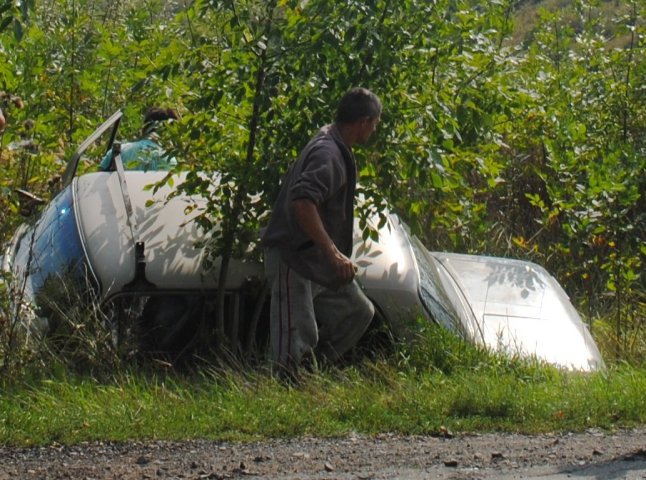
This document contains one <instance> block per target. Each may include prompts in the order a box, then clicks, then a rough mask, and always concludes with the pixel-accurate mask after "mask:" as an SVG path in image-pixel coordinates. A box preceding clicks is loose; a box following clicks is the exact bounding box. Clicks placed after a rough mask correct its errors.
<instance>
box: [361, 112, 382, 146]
mask: <svg viewBox="0 0 646 480" xmlns="http://www.w3.org/2000/svg"><path fill="white" fill-rule="evenodd" d="M380 121H381V117H380V116H379V117H364V118H363V119H362V120H361V122H360V126H359V143H366V142H367V141H368V140H369V139H370V136H371V135H372V134H373V132H374V131H375V130H376V129H377V125H379V122H380Z"/></svg>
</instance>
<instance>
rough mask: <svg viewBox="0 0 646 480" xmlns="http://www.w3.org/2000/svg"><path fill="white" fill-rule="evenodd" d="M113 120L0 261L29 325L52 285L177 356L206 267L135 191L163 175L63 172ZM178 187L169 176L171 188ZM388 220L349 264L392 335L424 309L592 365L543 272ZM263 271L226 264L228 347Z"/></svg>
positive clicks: (572, 313)
mask: <svg viewBox="0 0 646 480" xmlns="http://www.w3.org/2000/svg"><path fill="white" fill-rule="evenodd" d="M120 119H121V113H120V112H117V113H116V114H114V115H113V116H112V117H110V119H108V120H107V121H106V122H105V123H104V124H103V125H101V127H99V129H98V130H97V131H96V132H94V134H93V135H92V136H91V137H89V138H88V139H87V140H86V141H85V142H84V143H83V144H82V145H81V147H80V148H79V150H78V151H77V152H76V153H75V155H74V156H73V157H72V158H71V159H70V161H69V164H68V168H67V171H66V173H65V176H64V178H63V184H64V185H63V189H62V191H61V192H60V193H59V194H58V195H57V196H56V197H55V198H54V199H53V200H52V201H51V202H50V203H49V204H48V205H46V206H45V207H44V208H43V209H42V211H41V212H40V214H39V215H38V217H37V219H35V221H32V222H30V223H26V224H24V225H22V226H21V227H20V228H19V229H18V230H17V231H16V233H15V235H14V237H13V239H12V241H11V243H10V245H9V246H8V248H7V250H6V252H5V255H4V256H3V262H2V263H3V265H2V266H3V269H4V270H5V271H9V272H11V273H12V275H13V277H14V279H15V281H16V283H17V284H19V285H21V292H22V293H23V294H24V296H25V298H26V299H27V300H28V302H29V303H30V304H31V305H33V306H34V309H33V312H34V315H33V316H31V318H30V319H29V320H28V321H31V322H33V325H32V327H33V328H34V329H36V330H39V331H47V330H48V329H51V328H54V327H55V319H54V318H53V317H54V315H53V314H52V310H51V309H50V308H47V305H49V304H50V302H48V301H46V300H47V296H48V295H53V294H52V292H54V291H56V289H60V288H62V287H64V289H65V291H69V290H70V289H76V290H78V291H80V292H81V293H80V294H79V296H78V297H76V298H77V299H78V301H84V299H85V298H87V299H88V300H87V301H90V300H89V298H90V297H91V299H92V300H91V301H95V302H98V303H100V304H101V305H102V307H103V308H104V309H105V310H106V311H109V312H111V314H110V315H111V318H112V321H114V322H115V323H116V324H120V323H123V322H135V323H136V324H137V325H139V329H138V330H137V331H139V332H145V333H142V335H143V336H144V337H145V338H146V344H147V347H148V348H152V349H154V350H161V351H169V352H179V351H181V350H182V349H184V348H185V347H186V345H187V344H189V343H190V342H191V341H193V340H194V339H195V337H196V336H199V335H201V333H200V322H201V320H200V319H203V318H205V317H210V318H212V317H213V315H214V314H213V310H214V299H215V292H216V291H217V289H218V285H217V283H218V271H217V270H218V268H217V267H218V265H217V264H216V265H215V268H211V269H209V270H207V269H206V268H205V267H204V261H203V260H204V252H203V250H202V249H200V248H197V247H196V245H195V244H196V241H198V240H199V239H200V238H201V237H203V235H204V234H203V232H201V231H200V230H199V229H198V227H197V226H196V225H195V224H194V223H192V222H190V221H187V218H186V216H185V214H184V210H185V207H186V201H187V199H186V198H184V197H182V196H181V195H178V196H175V197H173V198H171V199H170V200H168V195H169V194H170V192H171V187H170V186H165V187H162V188H160V189H159V190H157V191H156V192H155V193H154V194H153V193H152V191H151V190H150V189H145V187H146V186H147V185H151V184H154V183H156V182H159V181H160V180H161V179H162V178H163V177H164V176H165V175H166V174H167V172H158V171H137V170H124V169H123V165H122V164H121V163H120V160H119V159H118V158H117V157H115V162H116V164H117V168H116V170H115V171H110V172H103V171H101V172H99V171H97V172H91V173H85V174H83V175H78V176H77V175H76V169H77V165H78V162H79V159H80V158H81V157H82V156H83V155H84V153H85V151H86V149H87V148H88V147H89V146H90V145H92V144H96V142H97V140H99V139H100V138H103V136H108V137H109V139H108V141H107V143H108V145H107V148H108V149H111V148H112V145H113V142H114V139H115V138H116V131H117V128H118V125H119V122H120ZM96 163H98V160H97V162H96ZM181 181H182V175H181V174H180V175H178V178H177V179H176V181H175V182H174V184H175V185H176V184H177V183H178V182H181ZM151 200H152V202H151ZM192 200H193V201H194V200H195V199H192ZM198 201H199V199H198ZM387 218H388V221H387V223H386V225H384V226H383V227H382V228H381V229H380V231H379V239H378V241H372V240H367V241H363V240H362V239H361V235H360V233H361V232H360V231H359V228H358V226H357V235H356V238H355V245H354V253H353V259H354V261H355V263H356V264H357V265H358V266H359V272H358V279H359V281H360V283H361V284H362V285H363V287H364V289H365V291H366V293H367V295H368V296H369V297H370V298H371V299H372V301H373V303H374V304H375V306H376V309H377V311H378V312H379V313H378V314H379V316H380V317H381V318H382V319H383V320H385V321H386V322H387V323H388V324H389V325H390V326H391V328H392V329H393V331H395V332H396V333H397V332H399V333H403V332H404V331H405V329H406V328H407V327H408V326H409V325H410V324H411V323H413V322H411V320H414V319H416V318H419V317H423V318H426V319H427V320H428V321H433V322H436V323H438V324H440V325H442V326H444V327H445V328H447V329H449V330H451V331H453V332H455V333H456V334H458V335H461V336H462V337H463V338H464V339H466V340H468V341H469V342H472V343H474V344H480V345H485V346H487V347H489V348H491V349H493V350H495V351H502V352H505V353H509V354H510V355H520V356H527V357H532V356H533V357H536V358H538V359H540V360H543V361H546V362H548V363H551V364H553V365H556V366H559V367H563V368H568V369H576V370H583V371H590V370H595V369H599V368H603V360H602V358H601V356H600V353H599V350H598V349H597V346H596V345H595V342H594V340H593V339H592V337H591V335H590V333H589V331H588V329H587V326H586V325H585V324H584V323H583V322H582V321H581V318H580V317H579V315H578V314H577V312H576V310H575V309H574V308H573V306H572V305H571V303H570V301H569V299H568V297H567V295H566V294H565V292H564V291H563V289H562V288H561V287H560V285H559V284H558V282H557V281H556V280H555V279H554V278H553V277H552V276H550V275H549V273H548V272H547V271H545V269H543V268H542V267H540V266H538V265H536V264H533V263H530V262H526V261H520V260H511V259H505V258H495V257H485V256H474V255H462V254H454V253H441V252H429V251H428V250H427V249H426V248H425V247H424V246H423V245H422V244H421V243H420V241H419V240H418V239H417V238H415V237H413V236H411V235H410V234H409V232H408V229H407V227H406V226H405V225H404V224H403V223H402V222H401V221H400V220H399V218H398V217H396V216H395V215H387ZM263 274H264V271H263V267H262V265H261V264H260V263H259V262H253V261H246V260H235V261H233V262H232V264H231V266H230V267H229V275H228V279H227V283H226V286H225V287H226V292H227V295H226V312H227V317H226V320H227V321H226V329H227V335H229V336H230V337H231V338H233V339H236V341H238V342H240V343H241V344H251V342H255V341H256V340H257V339H258V338H260V337H263V335H264V336H265V338H266V331H267V328H266V324H267V322H268V318H267V302H268V297H267V292H266V290H265V289H263V288H262V285H263Z"/></svg>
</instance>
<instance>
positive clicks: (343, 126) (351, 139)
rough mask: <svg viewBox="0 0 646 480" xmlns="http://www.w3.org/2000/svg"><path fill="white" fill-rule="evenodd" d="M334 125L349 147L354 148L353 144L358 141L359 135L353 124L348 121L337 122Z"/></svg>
mask: <svg viewBox="0 0 646 480" xmlns="http://www.w3.org/2000/svg"><path fill="white" fill-rule="evenodd" d="M334 126H335V127H336V129H337V130H338V132H339V134H340V135H341V139H343V143H345V145H346V146H347V147H348V148H349V149H352V146H353V145H354V144H356V143H357V136H356V133H355V131H354V129H353V128H352V125H349V124H347V123H335V124H334Z"/></svg>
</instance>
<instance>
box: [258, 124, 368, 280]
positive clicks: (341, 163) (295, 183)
mask: <svg viewBox="0 0 646 480" xmlns="http://www.w3.org/2000/svg"><path fill="white" fill-rule="evenodd" d="M356 187H357V166H356V162H355V158H354V155H353V154H352V151H351V150H350V149H349V148H348V147H347V146H346V145H345V144H344V143H343V139H342V138H341V135H340V133H339V131H338V129H337V128H336V126H335V125H328V126H325V127H323V128H322V129H321V130H320V131H319V132H318V134H317V135H316V136H315V137H314V138H313V139H312V140H310V142H309V143H308V144H307V146H306V147H305V148H304V149H303V151H302V152H301V154H300V156H299V157H298V159H297V160H296V162H295V163H294V164H293V165H292V166H291V167H290V169H289V170H288V172H287V174H286V175H285V177H284V178H283V182H282V184H281V189H280V193H279V194H278V199H277V200H276V203H275V204H274V207H273V210H272V214H271V219H270V220H269V225H268V226H267V228H266V230H265V232H264V233H263V235H262V244H263V246H265V247H267V248H272V247H276V248H278V250H279V252H280V255H281V258H282V260H283V261H284V262H285V263H286V264H287V265H288V266H289V267H291V268H293V269H294V270H295V271H296V272H298V273H299V274H300V275H302V276H303V277H305V278H307V279H309V280H312V281H314V282H316V283H319V284H321V285H323V286H325V287H328V288H337V287H339V286H340V284H339V282H338V280H337V278H336V272H335V270H334V267H333V265H332V263H331V262H330V261H329V259H328V258H327V256H326V255H325V254H324V253H323V251H322V250H321V249H320V248H319V247H318V246H316V245H314V242H313V241H312V240H311V239H310V238H309V237H308V236H307V235H306V234H305V232H303V230H302V229H301V227H300V226H299V225H298V223H297V221H296V219H295V218H294V215H293V213H292V209H291V204H292V202H293V201H294V200H298V199H308V200H311V201H312V202H313V203H314V204H315V205H316V206H317V207H318V211H319V215H320V216H321V220H322V222H323V226H324V228H325V230H326V231H327V233H328V235H329V236H330V238H331V239H332V241H333V242H334V244H335V245H336V247H337V248H338V249H339V251H340V252H341V253H343V254H344V255H346V256H350V254H351V253H352V233H353V227H354V196H355V191H356Z"/></svg>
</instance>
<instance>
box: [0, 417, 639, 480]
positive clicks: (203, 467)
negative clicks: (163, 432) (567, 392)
mask: <svg viewBox="0 0 646 480" xmlns="http://www.w3.org/2000/svg"><path fill="white" fill-rule="evenodd" d="M254 477H255V478H272V479H283V480H295V479H356V480H368V479H391V478H402V479H411V480H416V479H471V480H474V479H512V478H513V479H520V478H544V479H547V478H549V479H566V478H568V479H571V478H582V479H583V478H585V479H590V478H592V479H630V480H635V479H646V428H640V429H636V430H629V431H617V432H613V433H608V432H602V431H597V430H590V431H588V432H585V433H577V434H549V435H533V436H526V435H517V434H484V435H457V436H452V435H451V434H450V433H448V432H447V433H446V434H445V435H444V436H438V437H419V436H414V437H406V436H397V435H378V436H376V437H366V436H359V435H356V436H355V435H351V436H349V437H346V438H340V439H320V438H301V439H294V440H273V441H265V442H258V443H219V442H208V441H186V442H129V443H120V444H114V443H89V444H82V445H76V446H61V445H52V446H49V447H43V448H33V449H15V448H7V447H0V479H1V480H5V479H82V480H86V479H87V480H90V479H97V480H98V479H124V480H135V479H137V480H140V479H141V480H144V479H196V480H197V479H240V478H254Z"/></svg>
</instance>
